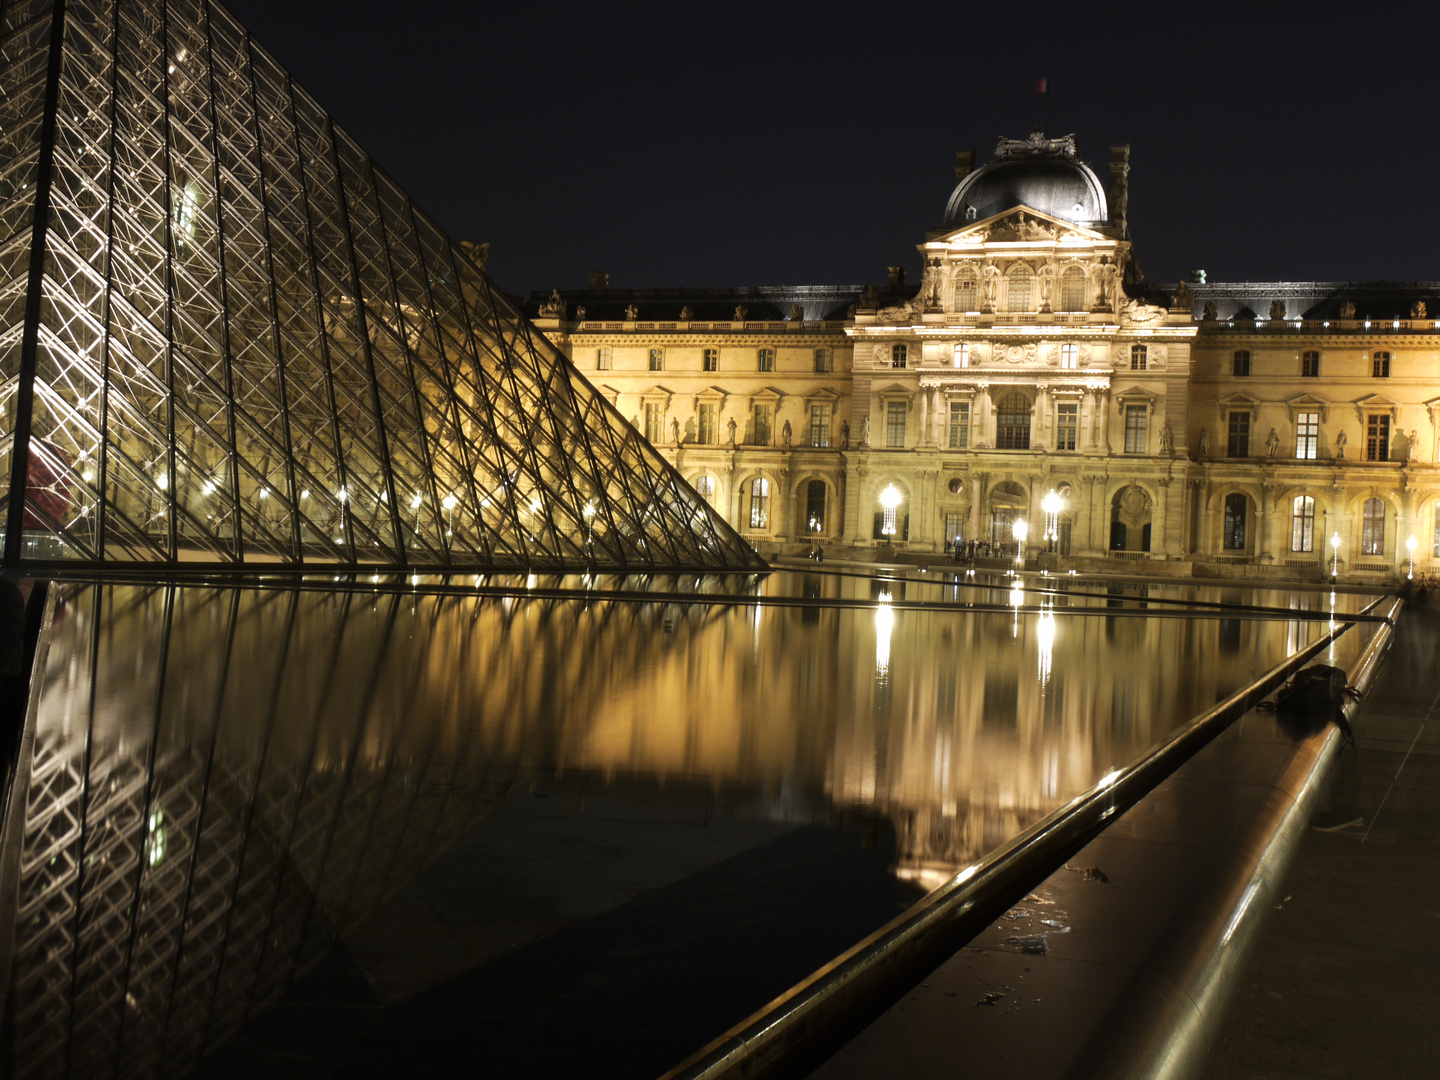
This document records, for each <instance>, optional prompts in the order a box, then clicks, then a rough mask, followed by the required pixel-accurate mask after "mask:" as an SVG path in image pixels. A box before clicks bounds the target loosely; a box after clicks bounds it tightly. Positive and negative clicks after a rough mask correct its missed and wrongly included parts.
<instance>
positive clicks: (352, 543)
mask: <svg viewBox="0 0 1440 1080" xmlns="http://www.w3.org/2000/svg"><path fill="white" fill-rule="evenodd" d="M0 35H3V38H0V377H3V381H0V476H3V477H4V478H5V479H3V480H0V484H8V493H9V496H10V497H8V498H7V500H6V504H5V505H6V512H5V518H4V521H3V523H0V525H3V528H4V532H5V537H6V543H5V562H6V563H7V564H8V565H15V564H17V563H19V562H22V561H25V562H48V561H62V560H63V561H64V562H65V563H66V564H67V565H84V564H86V563H93V564H99V563H118V562H127V563H135V562H150V563H162V564H178V563H186V564H194V565H210V566H215V565H230V566H239V565H256V564H261V565H268V566H274V565H277V564H279V565H286V564H288V565H323V566H333V565H341V566H346V565H348V566H354V565H358V564H366V565H379V566H388V567H401V566H404V567H435V568H443V567H452V568H456V569H470V568H477V569H479V568H492V567H493V568H546V567H577V568H579V567H585V566H598V567H618V566H629V567H637V568H638V567H655V568H696V569H700V568H707V567H714V568H721V567H759V566H762V565H763V564H762V563H761V562H760V560H759V559H758V557H757V556H755V554H754V553H753V551H751V549H750V548H749V547H748V546H747V545H746V544H745V543H744V542H743V541H742V540H741V539H740V538H739V537H738V536H736V535H735V533H734V532H733V531H731V530H730V529H729V528H728V527H727V526H726V525H725V523H724V522H723V521H722V520H721V519H720V518H719V517H718V516H717V515H716V514H715V513H714V512H713V511H711V510H710V509H709V507H707V506H706V505H705V504H704V502H703V500H701V499H700V498H699V497H698V496H697V495H695V493H694V492H693V491H691V490H690V488H689V487H688V486H687V485H685V483H684V482H683V481H682V480H681V478H680V477H679V475H678V474H677V473H676V472H675V471H674V470H673V469H671V468H670V467H669V466H668V465H667V464H666V463H665V462H664V461H663V460H662V459H661V458H660V457H659V456H657V455H656V454H655V453H654V452H653V450H651V448H650V447H649V446H648V444H647V443H645V441H644V440H643V439H641V438H640V436H639V435H638V434H637V433H636V432H635V431H634V429H633V428H631V427H630V425H629V424H627V423H626V422H625V421H624V420H623V418H621V417H620V416H619V414H618V413H616V412H615V411H614V409H613V408H612V407H611V406H610V405H609V403H608V402H606V401H605V400H604V399H603V398H601V397H600V396H599V395H598V394H597V393H596V392H595V391H594V390H593V389H592V388H591V387H590V386H589V385H588V384H587V383H586V382H585V381H584V379H583V378H581V377H580V375H579V374H578V373H577V372H576V371H575V370H574V368H572V367H571V366H570V365H569V363H568V362H567V361H565V360H564V358H563V357H561V356H559V354H557V353H556V352H555V351H554V350H553V349H551V348H550V347H549V345H548V344H547V343H546V342H544V340H543V339H541V338H540V337H539V336H538V335H536V334H534V333H533V332H532V330H531V328H530V327H529V326H528V325H527V324H526V323H525V322H524V320H523V319H522V318H521V317H520V316H519V315H518V314H517V313H516V312H515V310H514V309H513V308H512V307H511V306H510V305H509V304H508V303H507V302H506V301H505V300H504V298H503V297H500V296H498V295H497V294H496V293H495V291H494V290H492V288H491V286H490V283H489V281H488V280H487V279H486V277H485V276H484V274H483V273H482V272H481V271H480V269H479V268H478V267H477V266H476V265H475V264H474V263H472V262H471V261H470V259H469V257H468V256H467V255H466V253H465V252H463V251H462V250H460V249H459V246H458V245H455V244H453V243H451V242H450V240H449V239H448V238H447V237H446V236H445V235H444V234H443V233H442V232H441V231H440V230H439V229H438V228H437V227H436V226H435V225H434V224H433V223H432V222H430V221H429V220H428V219H427V218H425V217H424V216H423V215H422V214H421V213H420V212H419V211H418V210H417V209H416V208H415V206H414V205H413V204H412V203H411V202H410V200H409V199H408V198H407V197H406V196H405V194H404V193H403V192H401V191H400V189H399V188H398V187H396V186H395V184H394V183H393V182H392V181H391V180H390V179H389V178H388V177H386V176H385V175H384V174H383V173H382V172H381V171H380V170H379V169H378V168H377V167H376V166H375V164H374V163H373V162H372V161H371V160H370V158H369V157H368V156H366V154H365V153H364V152H363V151H362V150H361V149H360V148H359V147H358V146H356V145H355V143H354V142H353V141H351V140H350V138H349V137H348V136H346V135H345V133H344V132H343V131H341V130H340V129H339V128H337V127H336V126H335V124H334V123H333V122H332V121H331V119H330V117H329V116H328V115H326V113H325V112H324V110H322V109H321V108H320V107H319V106H318V105H316V104H315V102H314V101H313V100H312V99H311V98H310V97H309V96H308V95H307V94H306V93H305V92H304V91H302V90H300V89H299V88H298V87H296V86H295V85H294V84H293V83H292V82H291V81H290V77H289V76H288V75H287V74H286V72H285V71H284V70H283V69H281V68H280V67H279V66H278V65H277V64H276V63H275V61H274V60H272V59H271V58H270V57H269V56H268V55H267V54H266V53H265V52H264V51H263V50H262V49H260V48H259V47H258V46H256V45H255V44H254V43H253V42H252V41H251V40H250V38H249V35H248V34H247V33H246V32H245V30H244V29H243V28H242V27H240V26H239V25H238V24H237V23H236V22H235V21H234V20H233V19H232V18H231V17H230V15H229V14H228V13H226V12H225V11H224V10H222V9H221V8H219V7H218V6H217V5H215V4H207V3H205V2H204V0H170V2H169V3H165V2H163V0H148V2H147V0H120V2H107V0H85V2H80V0H53V2H51V0H28V2H23V0H7V2H5V3H3V9H0ZM22 491H23V498H22V497H18V496H19V495H20V493H21V492H22Z"/></svg>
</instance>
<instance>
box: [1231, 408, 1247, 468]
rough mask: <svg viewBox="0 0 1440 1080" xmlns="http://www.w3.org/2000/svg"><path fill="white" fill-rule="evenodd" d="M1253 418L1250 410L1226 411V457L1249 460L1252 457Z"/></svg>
mask: <svg viewBox="0 0 1440 1080" xmlns="http://www.w3.org/2000/svg"><path fill="white" fill-rule="evenodd" d="M1251 417H1252V414H1251V412H1250V410H1249V409H1226V410H1225V456H1226V457H1232V458H1247V457H1249V456H1250V434H1251V428H1250V424H1251ZM1237 421H1238V423H1237Z"/></svg>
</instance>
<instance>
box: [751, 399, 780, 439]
mask: <svg viewBox="0 0 1440 1080" xmlns="http://www.w3.org/2000/svg"><path fill="white" fill-rule="evenodd" d="M762 420H763V421H764V423H763V424H762V423H761V421H762ZM750 445H751V446H773V445H775V406H774V405H773V404H772V403H770V402H768V401H756V402H752V403H751V405H750Z"/></svg>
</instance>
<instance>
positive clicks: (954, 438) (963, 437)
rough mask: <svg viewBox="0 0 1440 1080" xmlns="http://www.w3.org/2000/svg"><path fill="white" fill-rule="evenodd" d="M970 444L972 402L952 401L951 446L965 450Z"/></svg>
mask: <svg viewBox="0 0 1440 1080" xmlns="http://www.w3.org/2000/svg"><path fill="white" fill-rule="evenodd" d="M969 446H970V403H969V402H968V401H952V402H951V403H950V447H951V449H954V450H965V449H968V448H969Z"/></svg>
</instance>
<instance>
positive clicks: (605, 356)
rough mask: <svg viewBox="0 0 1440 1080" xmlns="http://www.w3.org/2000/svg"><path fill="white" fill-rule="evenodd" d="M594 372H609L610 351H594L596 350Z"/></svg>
mask: <svg viewBox="0 0 1440 1080" xmlns="http://www.w3.org/2000/svg"><path fill="white" fill-rule="evenodd" d="M595 370H596V371H609V370H610V350H609V349H596V350H595Z"/></svg>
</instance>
